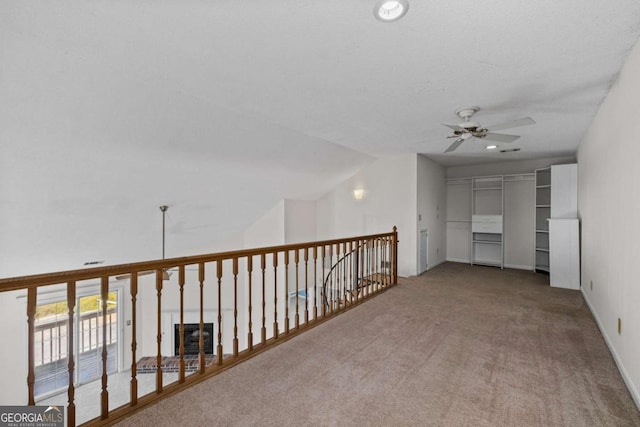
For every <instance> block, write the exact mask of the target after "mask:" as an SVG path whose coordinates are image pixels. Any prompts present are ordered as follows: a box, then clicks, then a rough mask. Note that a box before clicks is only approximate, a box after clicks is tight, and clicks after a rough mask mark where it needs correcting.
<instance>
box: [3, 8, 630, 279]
mask: <svg viewBox="0 0 640 427" xmlns="http://www.w3.org/2000/svg"><path fill="white" fill-rule="evenodd" d="M375 2H376V1H374V0H366V1H365V0H350V1H344V0H325V1H322V2H321V1H306V0H279V1H277V2H267V1H259V0H254V1H249V0H233V1H226V0H215V1H211V0H207V1H193V0H181V1H178V0H165V1H141V0H136V1H116V0H108V1H107V0H104V1H90V0H82V1H80V0H78V1H29V0H19V1H13V0H3V1H2V2H0V148H1V154H0V178H1V180H0V232H1V238H0V277H3V276H5V277H6V276H9V275H14V274H25V273H32V272H41V271H46V270H49V269H61V268H78V267H81V266H82V263H83V262H84V261H89V260H94V259H105V260H106V261H107V263H115V262H126V261H134V260H143V259H150V258H157V257H159V255H160V249H159V234H158V233H159V231H158V227H159V220H160V218H161V217H160V212H159V210H158V206H160V205H162V204H168V205H170V206H171V208H170V210H169V229H168V232H169V235H168V241H169V242H170V243H171V244H170V245H169V246H168V248H167V255H168V256H178V255H185V254H188V253H198V252H204V251H207V250H208V248H210V247H211V244H210V243H209V242H210V241H211V240H212V239H214V238H218V237H220V236H224V235H228V234H231V233H233V232H237V231H241V230H242V229H244V227H246V226H247V225H249V224H250V223H252V222H253V221H254V220H255V219H256V218H257V217H259V216H260V215H262V214H263V213H264V212H265V211H266V210H267V209H268V208H270V207H271V206H273V205H274V204H275V203H276V202H277V201H278V200H280V199H282V198H308V199H310V198H314V197H317V196H318V195H320V194H322V193H324V192H326V191H328V190H329V189H330V188H331V187H332V186H334V185H335V184H336V183H338V182H340V181H342V180H343V179H345V178H346V177H348V176H350V175H351V174H353V173H354V172H355V171H357V170H358V169H359V168H361V167H362V166H363V165H365V164H367V163H368V162H370V161H371V160H373V159H374V158H376V157H381V156H387V155H394V154H403V153H424V154H426V155H428V156H430V157H431V158H433V159H434V160H436V161H437V162H439V163H441V164H443V165H445V166H450V165H464V164H477V163H480V162H485V161H496V160H503V159H504V160H506V159H510V160H511V159H530V158H537V157H548V156H560V155H567V154H569V155H570V154H573V153H574V152H575V149H576V147H577V144H578V143H579V141H580V139H581V138H582V136H583V135H584V134H585V132H586V130H587V128H588V126H589V124H590V123H591V120H592V119H593V117H594V115H595V113H596V111H597V108H598V106H599V104H600V102H601V101H602V100H603V98H604V97H605V96H606V94H607V92H608V89H609V87H610V86H611V84H612V83H613V82H614V81H615V79H616V76H617V73H618V72H619V71H620V68H621V66H622V64H623V63H624V60H625V59H626V56H627V54H628V52H629V51H630V49H631V48H632V46H633V45H634V44H635V43H636V42H637V40H638V37H639V34H640V3H639V2H638V1H636V0H617V1H615V2H612V1H610V0H609V1H607V0H588V1H578V0H565V1H536V2H531V1H506V0H502V1H498V0H493V1H484V2H479V1H477V0H475V1H472V0H450V1H446V2H445V1H430V2H427V1H418V0H413V1H411V0H410V3H411V5H410V9H409V12H408V13H407V15H406V16H405V17H404V18H403V19H402V20H400V21H398V22H396V23H393V24H385V23H381V22H378V21H377V20H375V19H374V18H373V15H372V8H373V5H374V3H375ZM467 105H479V106H480V107H481V108H482V110H481V111H480V112H479V113H478V114H477V115H476V116H475V117H474V120H476V121H479V122H480V123H482V124H483V125H485V126H487V125H490V124H492V123H497V122H502V121H506V120H511V119H515V118H519V117H522V116H531V117H533V118H534V119H535V120H536V121H537V124H536V125H535V126H528V127H522V128H517V129H514V130H510V131H505V133H515V134H517V135H521V136H522V138H520V139H519V140H518V141H516V142H515V143H513V144H511V145H512V146H513V147H517V148H520V149H521V151H520V152H518V153H509V154H495V153H491V154H490V153H488V152H487V151H486V150H484V144H482V142H478V141H476V142H473V141H471V142H466V143H464V144H463V145H462V146H461V148H460V149H459V150H457V151H456V152H455V153H450V154H446V155H445V154H442V153H443V151H444V150H445V148H446V147H447V146H448V145H449V144H450V143H451V140H448V139H446V136H447V135H448V134H449V132H448V129H447V128H445V127H444V126H442V125H441V123H443V122H449V123H456V122H457V121H458V120H457V117H456V116H455V115H454V114H453V111H454V110H455V109H457V108H460V107H464V106H467ZM45 254H46V255H45Z"/></svg>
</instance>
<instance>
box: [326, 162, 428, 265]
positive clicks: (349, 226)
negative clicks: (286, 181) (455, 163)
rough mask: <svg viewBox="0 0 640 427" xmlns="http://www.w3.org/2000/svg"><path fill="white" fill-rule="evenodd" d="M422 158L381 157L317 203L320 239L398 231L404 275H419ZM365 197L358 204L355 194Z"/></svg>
mask: <svg viewBox="0 0 640 427" xmlns="http://www.w3.org/2000/svg"><path fill="white" fill-rule="evenodd" d="M416 158H417V155H415V154H408V155H403V156H395V157H388V158H383V159H378V160H376V161H375V162H373V163H371V164H370V165H368V166H366V167H364V168H363V169H361V170H360V171H359V172H358V173H356V174H355V175H354V176H352V177H351V178H349V179H347V180H346V181H344V182H343V183H341V184H339V185H338V186H336V187H335V188H334V189H333V190H331V191H330V192H329V193H327V194H326V195H324V196H323V197H322V198H320V199H319V200H318V201H317V222H318V223H317V224H318V228H317V229H318V232H317V238H318V239H320V240H324V239H332V238H340V237H350V236H358V235H366V234H375V233H388V232H391V231H392V229H393V226H394V225H395V226H397V227H398V239H399V241H400V243H399V245H398V274H399V275H401V276H410V275H415V274H416V269H417V267H416V261H417V250H416V249H417V226H416V224H417V213H416V212H417V206H416V194H417V165H416V162H417V160H416ZM358 188H362V189H364V190H365V196H364V198H363V199H362V200H355V199H354V197H353V190H354V189H358Z"/></svg>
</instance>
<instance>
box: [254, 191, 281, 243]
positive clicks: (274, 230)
mask: <svg viewBox="0 0 640 427" xmlns="http://www.w3.org/2000/svg"><path fill="white" fill-rule="evenodd" d="M284 206H285V204H284V200H281V201H279V202H278V203H277V204H276V205H275V206H274V207H273V208H271V210H269V211H268V212H267V213H265V214H264V215H263V216H262V217H261V218H260V219H259V220H258V221H256V222H255V223H254V224H253V225H251V226H250V227H249V228H247V230H245V232H244V247H245V248H260V247H263V246H275V245H283V244H284V233H285V226H284Z"/></svg>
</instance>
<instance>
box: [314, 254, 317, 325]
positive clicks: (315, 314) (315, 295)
mask: <svg viewBox="0 0 640 427" xmlns="http://www.w3.org/2000/svg"><path fill="white" fill-rule="evenodd" d="M317 319H318V247H317V246H314V247H313V320H317Z"/></svg>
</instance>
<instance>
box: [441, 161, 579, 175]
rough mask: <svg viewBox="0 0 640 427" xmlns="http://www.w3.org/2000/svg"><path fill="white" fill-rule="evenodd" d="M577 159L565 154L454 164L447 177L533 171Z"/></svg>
mask: <svg viewBox="0 0 640 427" xmlns="http://www.w3.org/2000/svg"><path fill="white" fill-rule="evenodd" d="M575 161H576V159H575V156H565V157H547V158H544V159H535V160H513V161H506V162H495V163H483V164H479V165H473V166H453V167H449V168H447V178H466V177H470V176H489V175H515V174H520V173H531V172H533V171H534V170H536V169H542V168H546V167H548V166H551V165H561V164H566V163H575Z"/></svg>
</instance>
